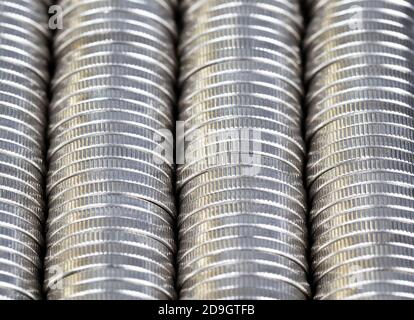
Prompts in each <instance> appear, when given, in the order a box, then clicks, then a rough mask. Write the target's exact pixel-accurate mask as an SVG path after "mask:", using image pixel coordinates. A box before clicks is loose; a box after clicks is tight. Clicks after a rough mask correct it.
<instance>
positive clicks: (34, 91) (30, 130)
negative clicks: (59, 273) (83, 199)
mask: <svg viewBox="0 0 414 320" xmlns="http://www.w3.org/2000/svg"><path fill="white" fill-rule="evenodd" d="M48 42H49V30H48V16H47V9H46V6H45V5H44V3H42V2H38V1H29V0H4V1H1V2H0V299H2V300H3V299H19V300H21V299H38V298H40V288H41V286H40V283H39V281H40V279H39V275H40V272H41V270H40V268H41V266H42V261H41V249H42V246H43V243H44V241H43V236H42V222H43V220H44V202H43V174H44V163H43V162H44V161H43V153H44V149H45V146H44V145H45V143H44V139H43V138H44V133H45V126H46V107H47V95H46V90H47V84H48V82H49V80H48V59H49V49H48V48H49V47H48Z"/></svg>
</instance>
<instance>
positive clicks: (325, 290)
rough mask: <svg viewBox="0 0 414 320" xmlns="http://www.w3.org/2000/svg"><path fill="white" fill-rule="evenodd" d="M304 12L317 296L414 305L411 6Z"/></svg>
mask: <svg viewBox="0 0 414 320" xmlns="http://www.w3.org/2000/svg"><path fill="white" fill-rule="evenodd" d="M308 5H309V10H308V11H309V12H310V13H311V16H312V21H311V24H310V27H309V30H308V35H307V39H306V44H305V46H306V50H307V52H308V58H307V60H308V67H307V75H306V77H307V80H308V82H309V95H308V97H307V105H308V106H307V107H308V112H309V117H308V119H307V136H308V137H307V138H308V139H309V142H310V154H309V166H308V180H309V181H308V182H309V187H310V196H311V200H312V212H311V220H312V236H313V239H314V245H313V249H312V263H313V269H314V280H315V284H316V298H317V299H404V298H414V247H413V243H414V215H413V214H414V3H413V2H412V1H405V0H402V1H385V0H376V1H355V0H353V1H349V0H347V1H342V0H341V1H330V0H314V1H308Z"/></svg>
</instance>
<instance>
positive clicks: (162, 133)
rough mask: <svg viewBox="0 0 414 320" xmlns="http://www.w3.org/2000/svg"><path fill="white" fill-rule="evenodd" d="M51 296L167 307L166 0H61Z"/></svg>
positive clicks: (52, 159)
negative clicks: (144, 301)
mask: <svg viewBox="0 0 414 320" xmlns="http://www.w3.org/2000/svg"><path fill="white" fill-rule="evenodd" d="M58 5H59V6H61V8H62V19H63V28H62V29H61V30H58V32H57V35H56V37H55V40H54V52H55V60H56V74H55V76H54V79H53V82H52V92H53V100H52V103H51V107H50V127H49V138H50V148H49V151H48V159H49V163H50V165H49V173H48V182H47V194H48V200H49V217H48V221H47V256H46V261H45V269H46V270H45V284H44V286H45V290H46V292H47V297H48V299H172V298H174V297H175V290H174V274H175V273H174V267H173V257H174V255H175V253H176V247H175V242H174V234H173V229H172V227H173V220H174V217H175V204H174V198H173V188H172V161H171V149H172V147H173V146H172V144H173V142H172V138H171V135H172V134H171V131H172V128H173V105H172V104H173V101H174V99H175V97H174V79H175V73H176V70H175V69H176V61H175V48H174V41H175V40H174V39H175V37H176V29H175V20H174V12H175V5H176V4H175V1H174V0H142V1H136V0H119V1H111V0H87V1H86V0H85V1H82V0H62V1H60V2H59V3H58Z"/></svg>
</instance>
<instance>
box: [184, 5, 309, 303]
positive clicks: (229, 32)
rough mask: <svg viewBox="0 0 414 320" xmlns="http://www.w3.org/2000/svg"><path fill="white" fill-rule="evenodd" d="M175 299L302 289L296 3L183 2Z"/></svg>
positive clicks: (303, 292)
mask: <svg viewBox="0 0 414 320" xmlns="http://www.w3.org/2000/svg"><path fill="white" fill-rule="evenodd" d="M181 10H182V13H183V21H184V28H183V30H182V34H181V39H180V45H179V53H180V57H181V62H182V67H181V73H180V74H181V76H180V86H181V89H182V90H181V92H182V94H181V100H180V105H179V119H180V120H182V121H183V130H184V133H183V135H184V137H183V141H180V140H179V142H181V143H183V146H184V151H185V154H184V158H185V159H184V161H183V162H182V163H181V165H180V166H179V167H178V171H177V173H178V181H177V184H178V188H179V191H180V212H179V217H178V227H179V248H180V249H179V252H178V265H179V270H178V271H179V272H178V286H179V290H180V298H181V299H306V298H307V297H308V296H309V294H310V290H309V284H308V283H307V280H306V272H307V262H306V258H305V250H306V248H307V241H306V228H305V225H306V223H305V212H306V208H305V192H304V188H303V181H302V169H303V163H304V152H305V148H304V144H303V141H302V136H301V124H300V123H301V120H302V110H301V106H300V103H301V97H302V94H303V89H302V84H301V79H300V73H301V58H300V49H299V44H300V35H301V29H302V17H301V15H300V8H299V1H284V0H280V1H261V2H260V3H259V2H257V1H251V0H242V1H240V0H239V1H228V0H226V1H224V0H197V1H182V3H181Z"/></svg>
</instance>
